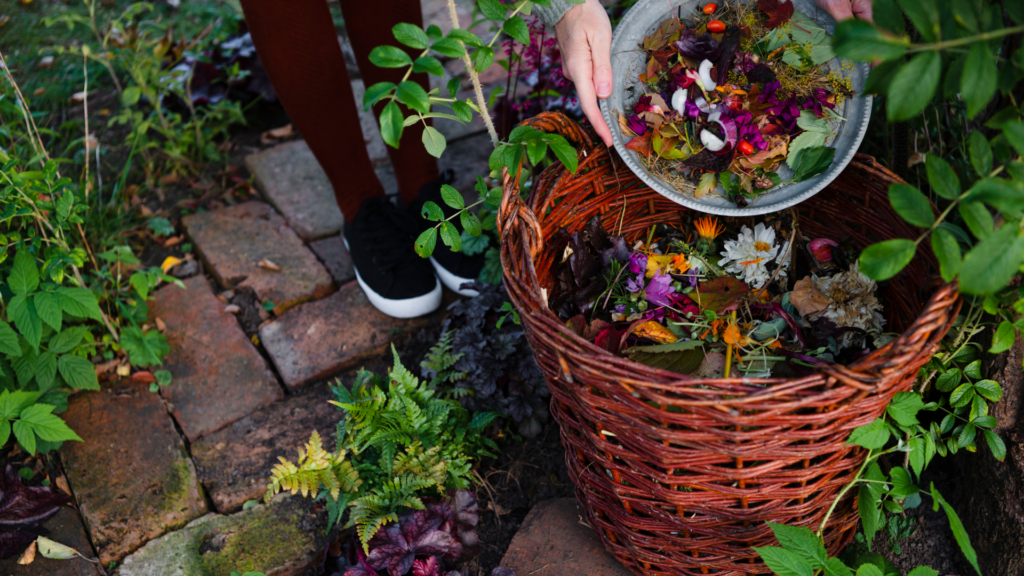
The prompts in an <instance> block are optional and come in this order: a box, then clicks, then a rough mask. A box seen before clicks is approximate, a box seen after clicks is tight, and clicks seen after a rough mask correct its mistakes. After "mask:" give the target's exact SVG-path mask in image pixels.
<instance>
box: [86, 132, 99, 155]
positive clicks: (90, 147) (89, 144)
mask: <svg viewBox="0 0 1024 576" xmlns="http://www.w3.org/2000/svg"><path fill="white" fill-rule="evenodd" d="M99 147H100V141H99V140H97V139H96V137H95V136H93V135H92V134H89V137H88V138H86V139H85V151H86V152H92V151H94V150H96V149H97V148H99Z"/></svg>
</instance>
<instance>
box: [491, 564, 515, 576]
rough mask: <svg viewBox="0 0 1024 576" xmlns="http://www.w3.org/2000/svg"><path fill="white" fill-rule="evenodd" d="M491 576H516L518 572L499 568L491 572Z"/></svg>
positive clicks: (502, 567)
mask: <svg viewBox="0 0 1024 576" xmlns="http://www.w3.org/2000/svg"><path fill="white" fill-rule="evenodd" d="M491 576H516V572H515V570H513V569H511V568H505V567H504V566H498V567H497V568H495V569H494V570H491Z"/></svg>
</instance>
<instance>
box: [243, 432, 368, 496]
mask: <svg viewBox="0 0 1024 576" xmlns="http://www.w3.org/2000/svg"><path fill="white" fill-rule="evenodd" d="M278 460H280V462H279V463H278V464H276V465H275V466H274V467H273V469H271V471H270V484H269V485H268V486H267V492H266V494H264V496H263V499H264V500H265V501H268V502H269V501H270V499H271V498H273V497H274V495H276V494H278V493H279V492H281V491H283V490H287V491H289V492H291V493H292V494H299V493H301V494H302V497H303V498H305V497H307V496H308V495H309V494H310V493H313V494H314V495H315V494H316V493H317V492H319V491H320V487H321V486H323V487H324V488H325V489H326V490H327V491H328V492H330V494H331V496H332V497H333V498H334V499H337V498H338V495H339V494H340V493H341V489H342V486H343V483H342V481H341V480H340V479H339V478H338V475H337V473H338V472H339V471H340V472H341V473H342V474H343V475H344V477H345V483H344V486H346V487H347V488H346V492H350V491H352V490H354V489H356V488H358V486H359V484H360V481H359V475H358V473H357V472H356V471H355V469H354V468H352V465H351V464H350V463H349V462H346V461H345V451H344V450H343V451H340V452H338V453H337V454H331V453H329V452H327V451H326V450H324V448H323V441H322V440H321V439H320V434H319V433H318V432H317V431H316V430H314V431H313V433H312V434H311V435H310V437H309V442H307V443H306V446H305V448H300V449H299V457H298V459H297V461H296V462H297V464H293V463H292V462H290V461H288V460H287V459H286V458H283V457H278Z"/></svg>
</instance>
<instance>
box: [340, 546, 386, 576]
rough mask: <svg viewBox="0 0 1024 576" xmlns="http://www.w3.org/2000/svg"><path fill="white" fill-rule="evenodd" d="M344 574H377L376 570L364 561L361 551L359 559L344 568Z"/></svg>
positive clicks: (359, 575) (345, 575) (348, 575)
mask: <svg viewBox="0 0 1024 576" xmlns="http://www.w3.org/2000/svg"><path fill="white" fill-rule="evenodd" d="M344 576H378V575H377V571H376V570H374V569H373V567H372V566H370V565H369V564H367V563H366V559H365V558H363V552H362V551H361V550H360V551H359V561H358V562H356V563H355V564H353V565H352V566H349V567H348V569H346V570H345V574H344Z"/></svg>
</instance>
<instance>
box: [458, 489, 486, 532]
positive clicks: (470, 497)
mask: <svg viewBox="0 0 1024 576" xmlns="http://www.w3.org/2000/svg"><path fill="white" fill-rule="evenodd" d="M452 500H453V504H454V508H455V521H456V522H458V524H459V526H460V527H463V526H464V527H467V528H472V527H474V526H476V524H477V522H479V521H480V514H479V512H478V510H479V505H478V504H477V501H476V496H475V495H474V494H473V493H472V492H470V491H469V490H466V489H465V488H462V489H460V490H457V491H456V492H455V497H454V498H453V499H452Z"/></svg>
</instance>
